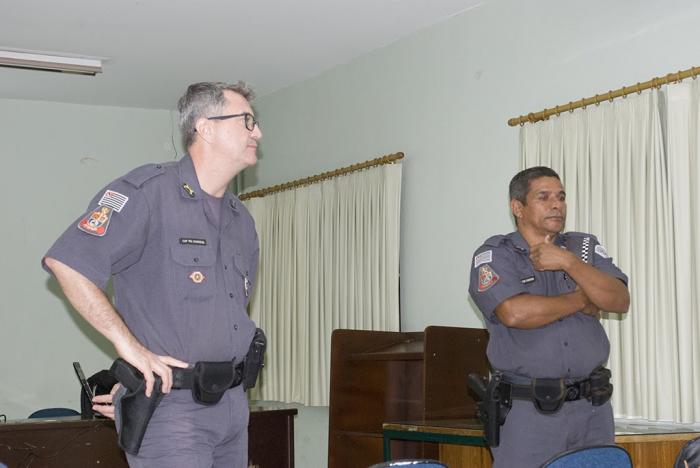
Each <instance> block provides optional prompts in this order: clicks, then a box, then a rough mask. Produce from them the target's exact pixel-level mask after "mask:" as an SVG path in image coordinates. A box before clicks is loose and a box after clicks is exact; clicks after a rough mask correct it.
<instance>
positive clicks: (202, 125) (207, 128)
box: [194, 117, 214, 142]
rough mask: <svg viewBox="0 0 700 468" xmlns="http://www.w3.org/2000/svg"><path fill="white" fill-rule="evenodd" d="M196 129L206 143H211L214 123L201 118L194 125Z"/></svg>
mask: <svg viewBox="0 0 700 468" xmlns="http://www.w3.org/2000/svg"><path fill="white" fill-rule="evenodd" d="M194 128H195V129H196V130H197V134H198V135H199V137H200V138H201V139H203V140H204V141H207V142H208V141H210V140H211V138H212V132H213V130H214V129H213V128H212V122H211V120H208V119H205V118H204V117H201V118H199V119H197V122H196V123H195V124H194Z"/></svg>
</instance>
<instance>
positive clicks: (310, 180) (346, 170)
mask: <svg viewBox="0 0 700 468" xmlns="http://www.w3.org/2000/svg"><path fill="white" fill-rule="evenodd" d="M400 159H403V153H394V154H389V155H386V156H382V157H381V158H376V159H372V160H370V161H365V162H361V163H357V164H353V165H351V166H347V167H341V168H340V169H336V170H334V171H328V172H324V173H323V174H318V175H314V176H311V177H306V178H304V179H298V180H293V181H291V182H286V183H284V184H279V185H273V186H272V187H266V188H263V189H260V190H255V191H254V192H248V193H244V194H242V195H239V196H238V198H239V199H241V200H248V199H250V198H256V197H264V196H265V195H269V194H271V193H276V192H282V191H284V190H289V189H293V188H297V187H302V186H304V185H309V184H314V183H316V182H321V181H323V180H327V179H332V178H333V177H338V176H341V175H345V174H350V173H351V172H356V171H359V170H362V169H367V168H368V167H374V166H381V165H384V164H391V163H393V162H395V161H398V160H400Z"/></svg>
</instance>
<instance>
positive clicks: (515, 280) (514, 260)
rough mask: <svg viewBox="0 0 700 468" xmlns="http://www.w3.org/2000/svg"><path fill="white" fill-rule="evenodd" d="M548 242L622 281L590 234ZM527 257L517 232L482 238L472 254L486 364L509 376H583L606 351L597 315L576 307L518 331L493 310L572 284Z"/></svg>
mask: <svg viewBox="0 0 700 468" xmlns="http://www.w3.org/2000/svg"><path fill="white" fill-rule="evenodd" d="M554 242H555V244H557V245H559V246H564V247H566V248H567V249H568V250H570V251H572V252H573V253H574V254H576V255H577V256H579V255H580V256H581V258H582V260H584V261H585V262H586V263H589V264H591V265H592V266H593V267H595V268H597V269H598V270H600V271H603V272H605V273H607V274H609V275H611V276H613V277H616V278H618V279H620V280H622V281H623V282H624V283H625V284H627V276H626V275H625V274H624V273H623V272H622V271H621V270H620V269H619V268H618V267H617V266H615V264H614V263H613V261H612V258H610V256H609V255H608V254H607V252H606V251H605V248H603V246H602V245H600V244H599V243H598V239H596V237H595V236H593V235H591V234H584V233H578V232H568V233H564V234H558V235H557V237H556V238H555V240H554ZM529 256H530V248H529V246H528V244H527V242H526V241H525V239H524V238H523V237H522V235H521V234H520V233H519V232H513V233H510V234H508V235H505V236H503V235H498V236H493V237H491V238H489V239H487V240H486V242H485V243H484V245H482V246H481V247H479V248H478V249H477V250H476V252H475V254H474V257H473V259H472V263H471V268H470V269H471V274H470V281H469V294H470V295H471V297H472V299H473V300H474V302H475V303H476V305H477V306H478V307H479V310H481V312H482V314H483V315H484V319H485V322H486V327H487V328H488V330H489V334H490V337H489V343H488V346H487V356H488V358H489V361H490V363H491V366H492V367H493V368H494V369H496V370H500V371H502V372H503V373H504V374H505V375H506V376H508V377H510V378H511V379H512V380H513V381H518V380H519V379H523V380H527V379H530V378H536V377H537V378H559V377H563V378H566V379H571V380H577V379H583V378H586V377H587V376H588V375H589V374H590V373H591V371H592V370H593V369H595V368H596V367H597V366H599V365H601V364H603V363H604V362H605V361H607V359H608V355H609V353H610V342H609V341H608V337H607V335H606V334H605V330H604V329H603V327H602V325H601V324H600V321H599V320H598V319H597V318H595V317H592V316H590V315H587V314H584V313H583V312H576V313H574V314H572V315H570V316H568V317H566V318H563V319H560V320H557V321H554V322H552V323H550V324H547V325H545V326H543V327H539V328H535V329H529V330H524V329H518V328H510V327H506V326H505V325H503V323H501V321H500V320H499V319H498V317H497V316H496V314H495V312H494V311H495V309H496V307H497V306H498V305H499V304H500V303H502V302H504V301H505V300H507V299H509V298H511V297H513V296H516V295H518V294H533V295H541V296H557V295H561V294H566V293H569V292H571V291H573V290H574V289H576V283H575V282H574V281H573V280H572V279H571V278H570V277H569V276H568V275H567V274H566V273H565V272H564V271H561V270H558V271H536V270H535V269H534V267H533V265H532V262H531V261H530V258H529Z"/></svg>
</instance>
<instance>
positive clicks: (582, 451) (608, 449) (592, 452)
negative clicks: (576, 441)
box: [542, 445, 632, 468]
mask: <svg viewBox="0 0 700 468" xmlns="http://www.w3.org/2000/svg"><path fill="white" fill-rule="evenodd" d="M542 468H632V459H631V458H630V455H629V453H627V451H626V450H625V449H623V448H622V447H620V446H617V445H598V446H595V447H583V448H579V449H574V450H567V451H566V452H562V453H560V454H558V455H555V456H554V457H553V458H551V459H550V460H549V461H547V462H546V463H545V464H544V465H542Z"/></svg>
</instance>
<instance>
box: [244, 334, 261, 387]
mask: <svg viewBox="0 0 700 468" xmlns="http://www.w3.org/2000/svg"><path fill="white" fill-rule="evenodd" d="M266 348H267V337H266V336H265V332H264V331H263V330H262V329H261V328H256V329H255V335H254V336H253V341H252V342H251V343H250V347H249V348H248V353H247V354H246V356H245V366H244V367H243V389H244V390H248V389H249V388H253V387H255V382H256V381H257V380H258V374H259V373H260V369H262V368H263V366H265V349H266Z"/></svg>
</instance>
